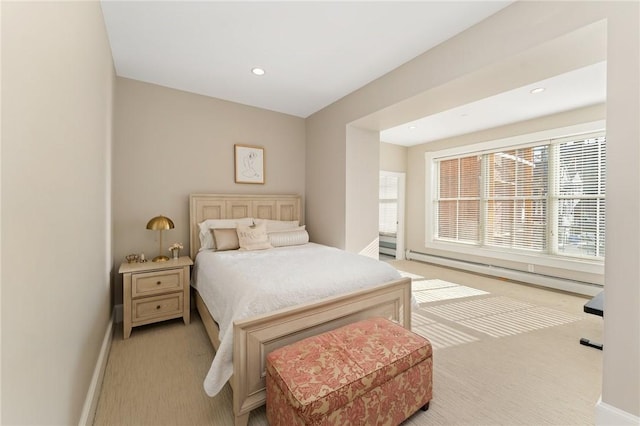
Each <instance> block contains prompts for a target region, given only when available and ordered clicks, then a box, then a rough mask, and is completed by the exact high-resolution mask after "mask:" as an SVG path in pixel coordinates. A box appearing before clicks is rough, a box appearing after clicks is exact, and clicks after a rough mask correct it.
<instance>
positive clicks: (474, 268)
mask: <svg viewBox="0 0 640 426" xmlns="http://www.w3.org/2000/svg"><path fill="white" fill-rule="evenodd" d="M406 256H407V259H409V260H417V261H420V262H425V263H432V264H434V265H439V266H446V267H449V268H455V269H460V270H463V271H469V272H475V273H477V274H483V275H490V276H494V277H498V278H506V279H510V280H514V281H520V282H523V283H527V284H533V285H538V286H542V287H549V288H553V289H556V290H562V291H568V292H570V293H576V294H581V295H584V296H591V297H593V296H595V295H596V294H598V293H599V292H600V291H602V286H600V285H597V284H592V283H586V282H583V281H575V280H568V279H566V278H558V277H552V276H549V275H542V274H535V273H531V272H524V271H518V270H516V269H509V268H503V267H500V266H492V265H485V264H482V263H474V262H467V261H464V260H457V259H452V258H448V257H442V256H434V255H431V254H426V253H420V252H416V251H412V250H407V252H406Z"/></svg>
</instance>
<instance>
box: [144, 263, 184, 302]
mask: <svg viewBox="0 0 640 426" xmlns="http://www.w3.org/2000/svg"><path fill="white" fill-rule="evenodd" d="M182 282H183V279H182V269H170V270H168V271H162V272H147V273H143V274H134V275H133V277H132V278H131V297H133V298H136V297H140V296H150V295H153V294H164V293H166V292H167V291H173V290H180V289H182Z"/></svg>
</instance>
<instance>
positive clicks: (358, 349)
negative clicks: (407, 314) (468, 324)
mask: <svg viewBox="0 0 640 426" xmlns="http://www.w3.org/2000/svg"><path fill="white" fill-rule="evenodd" d="M432 367H433V364H432V349H431V344H430V343H429V341H428V340H427V339H424V338H423V337H421V336H418V335H417V334H415V333H412V332H411V331H409V330H406V329H404V328H403V327H401V326H399V325H398V324H395V323H393V322H391V321H389V320H387V319H384V318H373V319H369V320H365V321H360V322H357V323H354V324H350V325H347V326H344V327H341V328H338V329H336V330H333V331H330V332H327V333H323V334H321V335H318V336H314V337H310V338H308V339H304V340H301V341H300V342H297V343H294V344H292V345H289V346H285V347H283V348H280V349H277V350H275V351H273V352H271V353H270V354H269V355H268V356H267V418H268V420H269V422H270V424H272V425H279V424H280V425H296V424H313V425H334V424H339V425H349V424H367V425H369V424H371V425H374V424H378V425H397V424H399V423H401V422H402V421H404V420H405V419H406V418H408V417H409V416H410V415H411V414H413V413H414V412H415V411H416V410H418V409H419V408H420V407H422V406H423V405H424V404H426V403H427V402H429V401H430V400H431V395H432Z"/></svg>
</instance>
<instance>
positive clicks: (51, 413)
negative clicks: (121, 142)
mask: <svg viewBox="0 0 640 426" xmlns="http://www.w3.org/2000/svg"><path fill="white" fill-rule="evenodd" d="M113 84H114V72H113V64H112V60H111V51H110V48H109V44H108V40H107V36H106V31H105V27H104V21H103V18H102V12H101V9H100V5H99V3H98V2H55V3H54V2H41V3H35V2H3V4H2V421H1V422H2V424H6V425H9V424H11V425H17V424H25V425H26V424H28V425H36V424H40V425H43V424H57V425H71V424H77V423H78V421H79V420H80V415H81V412H82V408H83V403H84V401H85V396H86V395H87V390H88V387H89V383H90V381H91V377H92V374H93V371H94V368H95V366H96V361H97V358H98V353H99V351H100V348H101V344H102V341H103V339H104V337H105V332H106V330H107V329H108V323H109V319H110V314H111V305H110V297H109V296H110V295H109V270H110V265H111V263H112V262H111V247H110V220H111V219H110V213H109V212H110V191H109V181H110V169H111V165H110V163H109V161H110V156H111V154H110V150H111V142H110V139H111V111H112V95H113V93H112V91H113Z"/></svg>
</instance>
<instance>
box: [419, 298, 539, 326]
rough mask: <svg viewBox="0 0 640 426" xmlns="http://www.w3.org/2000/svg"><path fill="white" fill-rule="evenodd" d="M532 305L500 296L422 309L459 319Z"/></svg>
mask: <svg viewBox="0 0 640 426" xmlns="http://www.w3.org/2000/svg"><path fill="white" fill-rule="evenodd" d="M532 307H533V305H530V304H529V303H525V302H520V301H517V300H513V299H510V298H508V297H504V296H500V297H489V298H484V299H474V300H466V301H463V302H455V303H448V304H446V305H438V306H429V307H425V308H424V309H425V310H426V311H428V312H430V313H432V314H435V315H437V316H439V317H442V318H444V319H447V320H449V321H460V320H464V319H468V318H476V317H482V316H487V315H495V314H499V313H503V312H509V311H515V310H519V309H523V308H532Z"/></svg>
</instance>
